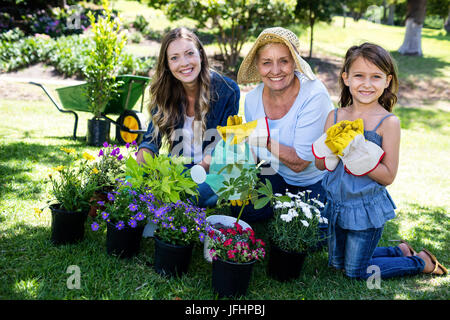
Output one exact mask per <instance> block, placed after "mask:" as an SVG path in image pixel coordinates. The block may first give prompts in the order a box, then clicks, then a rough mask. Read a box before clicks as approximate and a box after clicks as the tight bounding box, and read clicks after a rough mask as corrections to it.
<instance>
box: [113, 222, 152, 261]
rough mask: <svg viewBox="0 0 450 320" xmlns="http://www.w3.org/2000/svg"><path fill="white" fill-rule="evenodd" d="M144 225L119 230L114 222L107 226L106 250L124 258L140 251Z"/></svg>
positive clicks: (128, 257)
mask: <svg viewBox="0 0 450 320" xmlns="http://www.w3.org/2000/svg"><path fill="white" fill-rule="evenodd" d="M143 231H144V226H138V227H136V228H131V227H128V226H127V227H124V228H123V229H121V230H119V229H117V228H116V226H115V225H113V224H112V223H107V227H106V252H107V253H108V254H109V255H112V256H118V257H119V258H122V259H130V258H132V257H134V256H136V255H137V254H138V253H139V250H140V247H141V239H142V232H143Z"/></svg>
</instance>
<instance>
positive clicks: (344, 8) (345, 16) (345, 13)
mask: <svg viewBox="0 0 450 320" xmlns="http://www.w3.org/2000/svg"><path fill="white" fill-rule="evenodd" d="M342 11H343V13H344V26H343V27H344V28H345V20H346V19H347V6H346V5H345V4H343V5H342Z"/></svg>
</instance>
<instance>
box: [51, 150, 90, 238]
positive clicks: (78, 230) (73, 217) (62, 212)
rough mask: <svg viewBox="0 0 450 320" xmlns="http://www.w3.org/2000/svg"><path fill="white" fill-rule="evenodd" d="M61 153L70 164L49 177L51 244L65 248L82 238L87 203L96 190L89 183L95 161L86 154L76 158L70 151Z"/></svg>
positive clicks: (61, 167) (76, 155) (87, 207)
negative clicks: (64, 245) (65, 155)
mask: <svg viewBox="0 0 450 320" xmlns="http://www.w3.org/2000/svg"><path fill="white" fill-rule="evenodd" d="M61 150H62V151H63V152H65V153H66V154H68V155H69V156H70V159H71V162H70V163H69V165H60V166H57V167H55V168H53V170H54V171H55V172H54V173H50V174H49V182H50V184H51V189H50V191H49V193H50V195H51V199H50V200H49V208H50V210H51V213H52V222H51V241H52V242H53V243H54V244H69V243H76V242H79V241H81V240H83V238H84V224H85V222H86V218H87V214H88V211H89V206H90V202H89V200H90V198H91V196H92V194H93V192H94V191H95V189H96V185H95V184H94V183H92V181H91V179H90V175H92V174H95V173H94V171H93V167H92V165H91V162H92V161H93V160H94V159H95V158H94V156H92V155H91V154H89V153H87V152H84V153H83V154H82V156H80V155H79V154H78V153H77V152H76V151H75V149H72V148H65V147H62V148H61Z"/></svg>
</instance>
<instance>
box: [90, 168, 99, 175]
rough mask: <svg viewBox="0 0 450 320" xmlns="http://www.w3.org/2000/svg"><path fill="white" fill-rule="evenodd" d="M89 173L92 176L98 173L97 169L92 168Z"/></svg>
mask: <svg viewBox="0 0 450 320" xmlns="http://www.w3.org/2000/svg"><path fill="white" fill-rule="evenodd" d="M91 173H93V174H97V173H99V171H98V169H97V168H93V169H92V171H91Z"/></svg>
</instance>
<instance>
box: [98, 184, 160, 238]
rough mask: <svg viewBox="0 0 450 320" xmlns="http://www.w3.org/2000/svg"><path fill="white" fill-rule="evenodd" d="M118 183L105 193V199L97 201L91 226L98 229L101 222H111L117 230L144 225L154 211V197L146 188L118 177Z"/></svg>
mask: <svg viewBox="0 0 450 320" xmlns="http://www.w3.org/2000/svg"><path fill="white" fill-rule="evenodd" d="M118 182H119V185H118V186H117V187H116V188H115V189H114V190H113V191H111V192H108V194H107V200H105V201H98V202H97V204H98V205H100V206H101V209H98V210H97V216H96V217H95V219H94V221H93V223H92V224H91V228H92V230H93V231H97V230H99V229H100V224H101V223H111V224H112V225H114V226H115V227H116V228H117V229H118V230H122V229H124V228H136V227H141V226H145V225H146V224H147V218H148V217H151V216H153V213H154V212H155V209H156V207H155V197H154V196H153V195H152V194H151V193H150V192H149V190H148V189H146V188H134V187H133V186H132V185H131V183H130V182H128V181H126V180H120V179H118Z"/></svg>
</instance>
